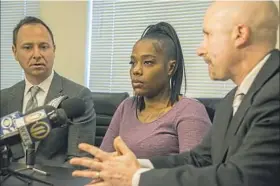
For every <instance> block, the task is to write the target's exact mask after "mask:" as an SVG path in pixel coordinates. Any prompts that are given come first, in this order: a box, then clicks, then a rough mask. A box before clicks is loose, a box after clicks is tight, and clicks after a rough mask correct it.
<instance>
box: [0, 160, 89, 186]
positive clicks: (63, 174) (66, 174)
mask: <svg viewBox="0 0 280 186" xmlns="http://www.w3.org/2000/svg"><path fill="white" fill-rule="evenodd" d="M35 167H36V168H38V169H40V170H43V171H46V172H48V173H50V175H49V176H45V175H41V174H39V173H36V172H35V173H34V172H33V173H32V171H31V170H25V171H20V173H24V174H27V175H32V176H34V177H36V178H39V179H40V180H43V181H46V182H49V183H52V184H53V185H54V186H84V185H85V184H87V183H89V182H90V179H87V178H75V177H72V175H71V174H72V171H73V169H70V168H64V167H50V166H35ZM10 168H11V169H13V170H15V169H19V168H23V165H20V164H12V165H11V166H10ZM0 180H2V179H0ZM31 185H32V186H47V185H46V184H43V183H39V182H37V181H33V183H32V184H31ZM1 186H27V184H26V183H24V182H22V181H20V180H18V179H17V178H15V177H13V176H11V177H9V178H8V179H7V180H5V182H4V183H2V184H1Z"/></svg>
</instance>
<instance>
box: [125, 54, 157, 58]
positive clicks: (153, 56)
mask: <svg viewBox="0 0 280 186" xmlns="http://www.w3.org/2000/svg"><path fill="white" fill-rule="evenodd" d="M148 57H152V58H156V56H155V55H151V54H145V55H143V56H141V58H148ZM130 58H135V56H133V55H131V56H130Z"/></svg>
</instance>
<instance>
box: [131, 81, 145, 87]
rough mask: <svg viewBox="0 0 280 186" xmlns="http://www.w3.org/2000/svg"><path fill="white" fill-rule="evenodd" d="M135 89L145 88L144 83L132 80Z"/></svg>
mask: <svg viewBox="0 0 280 186" xmlns="http://www.w3.org/2000/svg"><path fill="white" fill-rule="evenodd" d="M131 83H132V86H133V88H141V87H143V84H144V83H143V81H139V80H132V81H131Z"/></svg>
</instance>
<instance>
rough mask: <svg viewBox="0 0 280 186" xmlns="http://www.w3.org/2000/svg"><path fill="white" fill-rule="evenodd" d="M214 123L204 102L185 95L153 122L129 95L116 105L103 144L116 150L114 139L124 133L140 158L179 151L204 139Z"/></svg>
mask: <svg viewBox="0 0 280 186" xmlns="http://www.w3.org/2000/svg"><path fill="white" fill-rule="evenodd" d="M210 127H211V121H210V119H209V117H208V115H207V112H206V109H205V107H204V105H203V104H201V103H200V102H198V101H197V100H195V99H191V98H186V97H183V98H182V99H181V100H179V101H178V102H177V103H175V104H174V105H173V107H172V108H171V109H170V110H169V111H168V112H166V113H165V114H164V115H162V116H160V117H159V118H158V119H156V120H154V121H153V122H150V123H142V122H141V121H139V120H138V118H137V116H136V102H134V101H133V98H127V99H126V100H124V101H123V102H122V103H121V104H120V105H119V107H118V108H117V110H116V112H115V114H114V116H113V118H112V121H111V123H110V126H109V128H108V130H107V132H106V135H105V137H104V139H103V141H102V144H101V146H100V148H101V149H102V150H104V151H106V152H113V151H115V150H114V148H113V141H114V139H115V138H116V137H117V136H121V138H122V139H123V140H124V142H125V143H126V144H127V146H128V147H129V148H130V149H131V150H132V151H133V152H134V154H135V155H136V156H137V158H149V157H152V156H157V155H169V154H178V153H179V152H183V151H186V150H190V149H191V148H193V147H195V146H196V145H197V144H198V143H200V142H201V140H202V138H203V137H204V135H206V133H207V132H208V130H209V129H210Z"/></svg>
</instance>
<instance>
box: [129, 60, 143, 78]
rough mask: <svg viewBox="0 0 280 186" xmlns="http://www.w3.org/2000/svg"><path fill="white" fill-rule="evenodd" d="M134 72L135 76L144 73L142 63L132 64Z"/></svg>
mask: <svg viewBox="0 0 280 186" xmlns="http://www.w3.org/2000/svg"><path fill="white" fill-rule="evenodd" d="M132 74H133V75H135V76H139V75H142V74H143V69H142V65H141V63H135V65H134V66H132Z"/></svg>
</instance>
